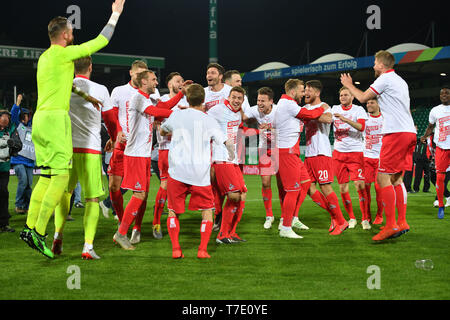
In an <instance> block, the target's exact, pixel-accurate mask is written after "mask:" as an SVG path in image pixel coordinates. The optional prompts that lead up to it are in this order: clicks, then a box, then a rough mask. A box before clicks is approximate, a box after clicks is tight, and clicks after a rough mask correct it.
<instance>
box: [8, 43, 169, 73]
mask: <svg viewBox="0 0 450 320" xmlns="http://www.w3.org/2000/svg"><path fill="white" fill-rule="evenodd" d="M45 50H47V49H42V48H28V47H14V46H0V58H7V59H24V60H38V59H39V57H40V55H41V54H42V53H44V51H45ZM136 59H141V60H144V61H145V62H146V63H147V65H148V66H149V67H150V68H160V69H162V68H164V66H165V58H163V57H150V56H137V55H124V54H114V53H95V54H93V55H92V61H93V63H95V64H104V65H116V66H127V67H128V66H130V65H131V64H132V63H133V61H134V60H136Z"/></svg>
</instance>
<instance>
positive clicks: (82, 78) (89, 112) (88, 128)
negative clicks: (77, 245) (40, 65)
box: [52, 57, 112, 259]
mask: <svg viewBox="0 0 450 320" xmlns="http://www.w3.org/2000/svg"><path fill="white" fill-rule="evenodd" d="M74 64H75V79H74V85H75V86H77V87H78V88H80V89H81V90H83V91H84V92H86V93H88V94H89V95H91V96H93V97H96V98H97V99H98V100H99V101H100V102H101V104H102V106H103V107H102V110H101V111H102V112H107V111H108V110H112V102H111V99H110V97H109V92H108V89H107V88H106V87H105V86H103V85H100V84H98V83H96V82H93V81H91V80H89V79H90V76H91V73H92V59H91V57H86V58H81V59H78V60H75V62H74ZM69 115H70V120H71V124H72V144H73V163H72V169H71V170H69V184H68V187H67V191H66V192H65V193H64V195H63V197H62V200H61V202H60V204H59V205H58V206H57V207H56V209H55V236H54V240H53V246H52V252H53V253H54V254H57V255H60V254H61V252H62V240H63V229H64V224H65V221H66V217H67V215H68V213H69V208H70V198H71V196H72V193H73V190H74V189H75V187H76V184H77V182H78V181H80V184H81V187H82V189H83V191H84V196H85V199H86V208H85V211H84V233H85V243H84V247H83V251H82V254H81V256H82V258H83V259H100V257H99V256H98V255H97V254H96V253H95V251H94V247H93V241H94V237H95V233H96V230H97V222H98V216H99V205H98V198H99V197H100V196H102V195H103V194H104V191H103V184H102V165H101V160H102V157H101V155H102V148H101V136H100V131H101V113H100V110H97V109H96V108H95V107H94V106H93V105H92V104H91V103H89V102H87V101H85V100H84V99H82V98H81V97H79V96H78V95H76V94H72V96H71V99H70V111H69Z"/></svg>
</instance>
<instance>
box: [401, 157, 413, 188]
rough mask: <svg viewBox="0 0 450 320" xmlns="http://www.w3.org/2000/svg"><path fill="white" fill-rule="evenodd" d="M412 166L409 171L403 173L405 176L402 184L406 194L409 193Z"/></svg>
mask: <svg viewBox="0 0 450 320" xmlns="http://www.w3.org/2000/svg"><path fill="white" fill-rule="evenodd" d="M414 164H415V163H413V166H412V168H411V170H408V171H405V174H404V175H403V184H404V185H405V189H406V191H407V192H409V191H411V182H412V177H413V170H414Z"/></svg>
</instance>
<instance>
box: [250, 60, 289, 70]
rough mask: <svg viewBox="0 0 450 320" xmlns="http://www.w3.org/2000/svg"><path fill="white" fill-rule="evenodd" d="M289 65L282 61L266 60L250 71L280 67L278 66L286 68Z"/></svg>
mask: <svg viewBox="0 0 450 320" xmlns="http://www.w3.org/2000/svg"><path fill="white" fill-rule="evenodd" d="M288 67H289V65H287V64H285V63H283V62H268V63H265V64H263V65H261V66H259V67H258V68H256V69H254V70H252V72H256V71H264V70H272V69H280V68H288Z"/></svg>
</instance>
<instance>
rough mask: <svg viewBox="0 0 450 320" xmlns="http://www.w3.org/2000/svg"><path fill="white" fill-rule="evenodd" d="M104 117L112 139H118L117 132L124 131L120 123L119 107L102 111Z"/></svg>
mask: <svg viewBox="0 0 450 320" xmlns="http://www.w3.org/2000/svg"><path fill="white" fill-rule="evenodd" d="M102 118H103V121H104V122H105V126H106V130H107V131H108V134H109V136H110V138H111V140H113V141H116V138H117V134H118V133H119V132H120V131H122V127H121V126H120V123H119V109H118V108H112V109H110V110H108V111H104V112H102Z"/></svg>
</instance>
